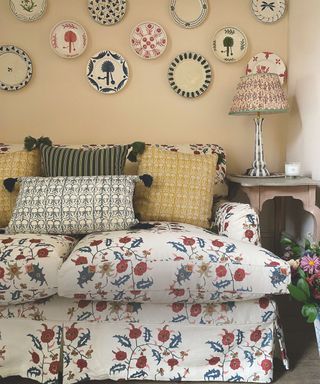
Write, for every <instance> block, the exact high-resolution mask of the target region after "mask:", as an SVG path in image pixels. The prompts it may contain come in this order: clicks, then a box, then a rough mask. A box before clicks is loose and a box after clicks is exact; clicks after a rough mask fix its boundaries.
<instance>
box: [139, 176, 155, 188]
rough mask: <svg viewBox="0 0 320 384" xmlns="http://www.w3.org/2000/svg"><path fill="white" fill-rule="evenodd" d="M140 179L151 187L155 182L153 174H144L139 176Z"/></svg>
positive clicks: (146, 185)
mask: <svg viewBox="0 0 320 384" xmlns="http://www.w3.org/2000/svg"><path fill="white" fill-rule="evenodd" d="M139 179H140V180H141V181H142V182H143V184H144V185H145V187H148V188H150V187H151V185H152V182H153V177H152V176H151V175H147V174H144V175H142V176H139Z"/></svg>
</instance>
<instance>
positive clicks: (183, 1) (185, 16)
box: [170, 0, 209, 28]
mask: <svg viewBox="0 0 320 384" xmlns="http://www.w3.org/2000/svg"><path fill="white" fill-rule="evenodd" d="M208 9H209V8H208V0H171V1H170V14H171V16H172V18H173V20H174V21H175V23H177V24H178V25H179V26H180V27H183V28H196V27H198V26H199V25H200V24H201V23H203V22H204V20H205V18H206V17H207V15H208Z"/></svg>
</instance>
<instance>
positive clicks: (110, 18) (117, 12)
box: [88, 0, 127, 25]
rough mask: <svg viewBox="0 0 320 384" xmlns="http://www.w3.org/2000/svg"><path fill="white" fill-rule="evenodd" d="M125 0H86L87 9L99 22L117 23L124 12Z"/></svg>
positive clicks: (104, 23)
mask: <svg viewBox="0 0 320 384" xmlns="http://www.w3.org/2000/svg"><path fill="white" fill-rule="evenodd" d="M126 8H127V0H88V11H89V13H90V15H91V17H92V18H93V19H94V21H96V22H97V23H99V24H102V25H113V24H116V23H119V21H121V19H122V18H123V16H124V15H125V13H126Z"/></svg>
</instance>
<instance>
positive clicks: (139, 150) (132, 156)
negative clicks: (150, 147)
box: [128, 141, 146, 163]
mask: <svg viewBox="0 0 320 384" xmlns="http://www.w3.org/2000/svg"><path fill="white" fill-rule="evenodd" d="M145 147H146V145H145V143H143V142H142V141H135V142H134V143H132V144H131V152H130V153H129V155H128V160H130V161H132V162H133V163H135V162H136V161H137V156H138V155H142V154H143V152H144V150H145Z"/></svg>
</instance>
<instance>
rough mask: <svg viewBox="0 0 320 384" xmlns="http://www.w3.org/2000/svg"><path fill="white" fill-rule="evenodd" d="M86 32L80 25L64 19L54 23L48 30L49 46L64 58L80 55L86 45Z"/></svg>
mask: <svg viewBox="0 0 320 384" xmlns="http://www.w3.org/2000/svg"><path fill="white" fill-rule="evenodd" d="M87 41H88V38H87V33H86V31H85V29H84V28H83V26H82V25H80V24H78V23H76V22H74V21H70V20H65V21H61V22H60V23H58V24H56V25H55V26H54V27H53V28H52V30H51V32H50V46H51V48H52V49H53V50H54V52H55V53H56V54H57V55H59V56H61V57H64V58H67V59H72V58H74V57H78V56H80V55H81V54H82V53H83V52H84V51H85V49H86V47H87Z"/></svg>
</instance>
